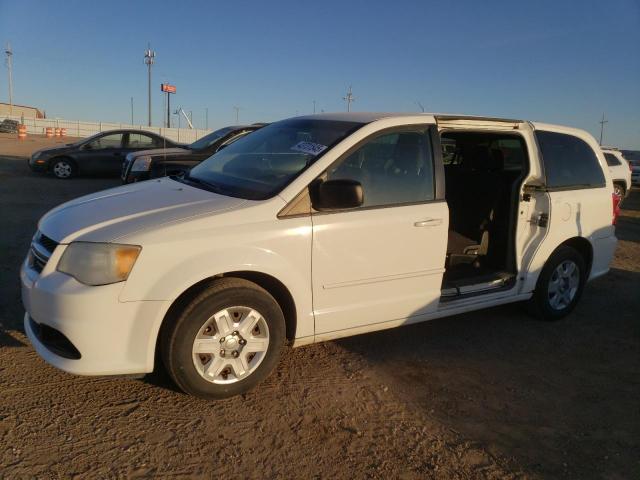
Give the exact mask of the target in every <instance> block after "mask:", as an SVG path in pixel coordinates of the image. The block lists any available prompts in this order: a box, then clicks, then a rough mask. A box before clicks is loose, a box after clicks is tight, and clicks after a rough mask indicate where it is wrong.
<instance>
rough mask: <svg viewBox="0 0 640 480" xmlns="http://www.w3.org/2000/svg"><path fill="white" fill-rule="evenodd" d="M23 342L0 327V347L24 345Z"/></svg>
mask: <svg viewBox="0 0 640 480" xmlns="http://www.w3.org/2000/svg"><path fill="white" fill-rule="evenodd" d="M24 346H25V344H24V343H23V342H21V341H20V340H18V339H17V338H15V337H14V336H12V335H11V334H10V333H9V331H7V330H5V329H4V328H2V327H0V347H24Z"/></svg>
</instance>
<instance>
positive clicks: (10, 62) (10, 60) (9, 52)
mask: <svg viewBox="0 0 640 480" xmlns="http://www.w3.org/2000/svg"><path fill="white" fill-rule="evenodd" d="M4 53H5V55H6V56H7V59H6V62H7V70H8V73H9V115H11V114H12V113H13V50H11V44H10V43H8V42H7V48H6V49H5V51H4Z"/></svg>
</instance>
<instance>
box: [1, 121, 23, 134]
mask: <svg viewBox="0 0 640 480" xmlns="http://www.w3.org/2000/svg"><path fill="white" fill-rule="evenodd" d="M18 125H19V123H18V121H17V120H10V119H8V118H5V119H4V120H2V122H0V133H18Z"/></svg>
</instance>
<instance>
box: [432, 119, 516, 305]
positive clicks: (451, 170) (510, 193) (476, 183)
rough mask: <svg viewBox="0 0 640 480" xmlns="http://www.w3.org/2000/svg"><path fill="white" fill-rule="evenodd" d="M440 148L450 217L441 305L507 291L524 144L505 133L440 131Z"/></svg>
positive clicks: (512, 267) (512, 271)
mask: <svg viewBox="0 0 640 480" xmlns="http://www.w3.org/2000/svg"><path fill="white" fill-rule="evenodd" d="M441 144H442V155H443V161H444V170H445V185H446V187H445V188H446V195H445V196H446V200H447V204H448V206H449V217H450V218H449V235H448V242H447V258H446V263H445V274H444V277H443V284H442V300H443V301H446V300H453V299H457V298H460V297H461V296H465V297H466V296H472V295H478V294H482V293H490V292H495V291H498V290H502V289H504V290H507V289H509V288H511V287H512V286H513V285H514V284H515V276H516V273H517V272H516V262H515V233H516V222H517V209H518V203H519V192H520V186H521V184H522V181H523V180H524V178H525V176H526V174H527V172H528V169H529V162H528V157H527V150H526V144H525V141H524V139H523V138H522V137H521V136H519V135H517V134H514V133H509V132H505V133H494V132H469V131H446V132H443V133H442V134H441Z"/></svg>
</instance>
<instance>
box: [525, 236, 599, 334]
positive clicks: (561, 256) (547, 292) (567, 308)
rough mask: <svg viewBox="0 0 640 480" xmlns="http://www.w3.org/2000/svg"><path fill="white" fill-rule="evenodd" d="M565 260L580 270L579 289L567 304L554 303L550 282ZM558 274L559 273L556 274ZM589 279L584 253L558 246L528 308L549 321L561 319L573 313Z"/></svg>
mask: <svg viewBox="0 0 640 480" xmlns="http://www.w3.org/2000/svg"><path fill="white" fill-rule="evenodd" d="M565 262H572V263H573V264H574V265H575V266H576V268H577V271H578V275H579V277H578V284H577V290H576V292H575V294H574V295H573V298H572V299H571V300H570V301H569V302H566V304H561V305H557V306H556V307H555V308H554V306H553V305H552V295H554V294H553V293H551V287H550V282H551V281H552V280H553V278H555V277H554V272H556V269H557V268H559V266H560V265H562V264H563V263H565ZM556 276H557V275H556ZM586 280H587V265H586V263H585V260H584V258H583V257H582V255H581V254H580V253H579V252H578V251H577V250H575V249H574V248H571V247H569V246H567V245H561V246H560V247H558V248H557V249H556V250H555V251H554V252H553V253H552V254H551V256H550V257H549V259H548V260H547V262H546V263H545V265H544V267H543V268H542V272H540V276H539V277H538V282H537V283H536V289H535V292H534V294H533V297H532V298H531V299H530V300H529V302H528V305H527V307H528V310H529V313H531V314H532V315H533V316H535V317H537V318H539V319H541V320H547V321H555V320H560V319H561V318H563V317H566V316H567V315H569V314H570V313H571V311H572V310H573V309H574V308H575V306H576V304H577V303H578V301H579V300H580V297H581V296H582V291H583V290H584V286H585V283H586Z"/></svg>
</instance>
